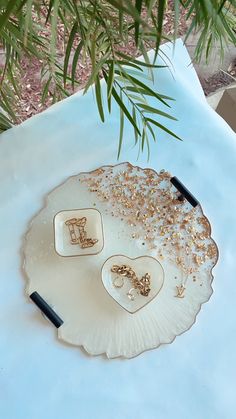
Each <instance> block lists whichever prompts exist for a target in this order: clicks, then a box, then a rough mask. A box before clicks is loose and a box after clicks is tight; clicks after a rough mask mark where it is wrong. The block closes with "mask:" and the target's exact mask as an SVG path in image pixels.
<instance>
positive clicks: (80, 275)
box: [23, 163, 218, 358]
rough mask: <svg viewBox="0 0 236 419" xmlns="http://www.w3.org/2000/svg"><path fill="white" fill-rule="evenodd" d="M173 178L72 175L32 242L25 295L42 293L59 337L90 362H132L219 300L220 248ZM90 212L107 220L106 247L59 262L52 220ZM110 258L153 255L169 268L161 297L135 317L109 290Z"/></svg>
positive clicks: (138, 172) (107, 171)
mask: <svg viewBox="0 0 236 419" xmlns="http://www.w3.org/2000/svg"><path fill="white" fill-rule="evenodd" d="M170 179H171V175H170V174H169V173H168V172H165V171H161V172H160V173H159V174H158V173H156V172H155V171H154V170H152V169H141V168H139V167H136V166H132V165H131V164H129V163H122V164H120V165H116V166H104V167H101V168H99V169H97V170H95V171H93V172H90V173H81V174H79V175H77V176H73V177H70V178H68V179H67V180H66V181H65V182H64V183H63V184H61V185H59V186H58V187H57V188H56V189H54V190H53V191H52V192H50V193H49V194H48V196H47V199H46V203H45V206H44V207H43V208H42V209H41V211H40V212H39V213H38V214H37V215H36V216H35V217H34V218H33V220H32V221H31V224H30V228H29V230H28V231H27V233H26V236H25V241H24V246H23V252H24V271H25V274H26V276H27V279H28V282H27V288H26V292H27V294H28V295H30V294H31V293H32V292H34V291H38V293H39V294H40V295H41V296H42V297H43V298H44V299H45V300H46V301H47V303H48V304H49V305H51V306H52V308H53V309H54V310H55V311H56V313H57V314H58V315H59V316H60V317H61V318H62V319H63V321H64V323H63V324H62V326H61V327H60V328H59V329H58V337H59V338H60V339H62V340H63V341H65V342H67V343H71V344H73V345H78V346H83V347H84V349H85V350H86V351H87V352H88V353H89V354H91V355H98V354H102V353H106V355H107V357H108V358H114V357H118V356H122V357H127V358H131V357H134V356H136V355H138V354H140V353H142V352H143V351H146V350H148V349H153V348H157V347H158V346H159V345H161V344H166V343H171V342H172V341H173V340H174V339H175V337H176V336H177V335H180V334H181V333H183V332H185V331H186V330H188V329H189V328H190V327H191V326H192V325H193V323H194V322H195V319H196V316H197V314H198V312H199V310H200V308H201V305H202V304H203V303H205V302H206V301H208V300H209V298H210V296H211V294H212V287H211V282H212V279H213V276H212V268H213V267H214V265H215V264H216V262H217V258H218V250H217V247H216V244H215V242H214V241H213V240H212V238H211V228H210V224H209V222H208V220H207V218H206V217H205V216H204V214H203V212H202V209H201V206H200V205H197V206H196V207H195V208H193V207H192V206H191V204H190V203H189V202H188V201H187V200H186V199H182V198H181V196H180V194H179V191H178V190H177V189H176V188H175V187H174V186H173V185H172V183H171V182H170ZM83 208H93V209H97V210H98V211H99V212H100V213H101V215H102V227H103V233H104V247H103V248H102V250H101V251H100V252H99V253H98V254H92V255H91V254H88V255H82V256H77V257H61V256H60V255H58V254H57V253H56V251H55V245H54V224H53V219H54V216H55V215H56V214H57V213H59V212H60V211H63V210H74V209H83ZM113 255H124V256H126V257H128V258H131V259H135V258H141V257H146V256H151V257H152V258H155V259H156V260H157V261H158V262H159V264H161V266H162V269H163V270H164V282H163V284H162V286H161V288H160V290H159V292H158V293H157V295H156V296H155V298H153V299H152V300H151V301H150V302H148V304H146V305H145V306H144V307H142V308H141V309H140V310H138V311H136V312H135V313H133V314H131V313H129V312H128V311H126V310H125V309H124V308H122V306H121V305H120V304H118V302H117V301H115V300H114V299H113V298H112V297H111V295H109V293H108V292H107V290H106V289H105V288H104V285H103V283H102V267H103V265H104V263H105V262H106V260H107V259H109V258H110V257H111V256H113ZM159 264H158V265H159ZM143 298H145V297H143Z"/></svg>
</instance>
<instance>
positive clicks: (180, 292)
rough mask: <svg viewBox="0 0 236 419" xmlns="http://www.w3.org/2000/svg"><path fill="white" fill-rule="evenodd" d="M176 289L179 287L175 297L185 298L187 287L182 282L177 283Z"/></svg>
mask: <svg viewBox="0 0 236 419" xmlns="http://www.w3.org/2000/svg"><path fill="white" fill-rule="evenodd" d="M176 289H177V294H176V295H175V297H178V298H184V291H185V287H184V286H183V285H182V284H181V285H176Z"/></svg>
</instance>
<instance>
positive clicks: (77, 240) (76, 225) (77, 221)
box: [65, 217, 98, 249]
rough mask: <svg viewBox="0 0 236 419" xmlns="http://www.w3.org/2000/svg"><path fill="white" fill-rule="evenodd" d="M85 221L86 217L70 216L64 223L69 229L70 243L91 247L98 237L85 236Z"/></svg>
mask: <svg viewBox="0 0 236 419" xmlns="http://www.w3.org/2000/svg"><path fill="white" fill-rule="evenodd" d="M86 222H87V218H86V217H82V218H71V219H70V220H66V221H65V224H66V225H67V227H68V229H69V233H70V239H71V241H70V242H71V244H79V245H80V247H81V248H82V249H85V248H87V247H93V246H94V245H95V244H96V243H97V242H98V239H90V238H88V237H87V232H86V230H85V224H86ZM77 232H78V233H79V234H78V236H77V234H76V233H77Z"/></svg>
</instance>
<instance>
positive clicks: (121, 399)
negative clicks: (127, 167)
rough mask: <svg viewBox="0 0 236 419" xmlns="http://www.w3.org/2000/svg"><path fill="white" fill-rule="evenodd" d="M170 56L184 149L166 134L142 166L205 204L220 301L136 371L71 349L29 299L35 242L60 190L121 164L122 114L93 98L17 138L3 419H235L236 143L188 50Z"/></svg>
mask: <svg viewBox="0 0 236 419" xmlns="http://www.w3.org/2000/svg"><path fill="white" fill-rule="evenodd" d="M163 50H164V52H165V53H166V54H168V55H169V57H171V58H172V62H173V67H174V68H173V69H172V74H171V72H170V71H169V70H168V69H161V70H159V71H158V73H156V78H155V88H156V90H157V91H160V92H161V93H164V94H167V95H170V96H173V97H175V98H176V102H173V105H172V114H173V115H174V116H176V117H177V118H178V122H174V121H168V120H166V121H165V123H168V127H169V128H170V129H172V130H174V131H175V132H176V133H177V134H178V135H179V136H181V137H182V138H183V140H184V141H183V142H179V141H177V140H174V139H171V138H170V136H168V134H164V133H162V132H160V131H157V142H156V144H154V143H152V144H151V157H150V160H149V162H147V160H146V155H141V156H140V158H139V161H138V164H139V165H140V166H142V167H148V166H149V167H151V168H154V169H156V170H160V169H162V168H165V169H166V170H169V171H170V172H171V173H172V174H173V175H176V176H178V178H179V179H180V180H181V181H182V182H183V183H184V184H185V185H186V186H187V187H188V189H190V191H191V192H192V193H193V194H194V195H195V196H196V198H197V199H198V200H199V201H200V202H201V204H202V206H203V209H204V211H205V214H206V216H207V217H208V218H209V219H210V221H211V224H212V230H213V233H212V235H213V238H214V239H215V240H216V242H217V244H218V246H219V251H220V259H219V262H218V264H217V266H216V267H215V269H214V271H213V273H214V276H215V279H214V282H213V288H214V294H213V296H212V297H211V299H210V301H209V302H208V303H207V304H205V305H204V306H203V307H202V310H201V312H200V313H199V315H198V317H197V322H196V324H195V325H194V326H193V327H192V328H191V329H190V330H189V331H188V332H186V333H185V334H183V335H182V336H180V337H177V339H176V340H175V341H174V343H173V344H171V345H167V346H162V347H161V348H159V349H157V350H153V351H150V352H146V353H144V354H142V355H141V356H139V357H137V358H134V359H131V360H121V359H117V360H107V359H106V358H105V357H104V358H103V357H89V356H87V355H86V354H85V353H84V352H82V351H81V350H80V349H79V348H76V347H70V346H67V345H65V344H63V343H62V342H59V341H58V340H57V338H56V331H55V329H54V327H53V326H52V325H51V324H50V323H48V322H46V321H45V319H44V318H43V317H42V316H41V314H40V312H39V310H38V309H37V308H36V306H35V305H34V304H30V303H29V300H28V299H27V298H26V296H25V293H24V288H25V279H24V277H23V274H22V271H21V263H22V260H21V251H20V249H21V246H22V239H23V235H24V232H25V231H26V229H27V225H28V222H29V220H30V219H31V218H32V217H33V215H34V214H35V213H36V212H37V211H38V210H39V209H40V207H41V206H42V204H43V199H44V196H45V194H47V192H48V191H50V190H51V189H52V188H54V187H55V186H56V185H57V184H59V183H61V182H62V181H63V180H64V179H66V178H67V177H68V176H71V175H73V174H76V173H79V172H81V171H90V170H92V169H95V168H97V167H99V166H100V165H104V164H115V163H116V151H117V139H118V126H119V112H118V109H117V108H116V107H115V106H114V112H113V113H112V116H111V117H107V119H106V123H105V124H102V123H101V122H100V120H99V117H98V113H97V109H96V104H95V100H94V97H93V94H92V91H90V92H89V93H88V94H86V95H85V96H82V95H81V94H75V95H73V96H71V97H70V98H68V99H66V100H64V101H62V102H60V103H59V104H57V105H55V106H52V107H51V108H50V109H49V110H47V111H45V112H43V113H42V114H40V115H38V116H35V117H33V118H31V119H30V120H28V121H26V122H25V123H23V124H21V125H20V126H17V127H14V128H12V129H10V130H9V131H7V132H6V133H4V134H2V135H1V136H0V158H1V165H0V196H1V206H0V214H1V217H0V222H1V236H0V237H1V238H0V240H1V252H0V281H1V282H0V325H1V331H0V417H1V418H2V419H42V418H45V419H65V418H68V419H78V418H79V419H91V418H94V419H95V418H96V419H111V418H112V419H156V418H158V419H159V418H160V419H177V418H180V419H189V418H191V419H222V418H224V419H235V407H236V402H235V387H236V361H235V353H236V321H235V318H236V316H235V314H236V310H235V298H236V281H235V269H236V262H235V249H236V222H235V221H236V220H235V217H236V216H235V214H236V193H235V181H236V136H235V134H234V133H233V131H232V130H231V129H230V128H229V127H228V125H227V124H226V123H225V122H224V121H223V120H222V119H221V118H220V117H219V116H218V115H217V114H216V113H215V112H214V111H213V110H212V109H211V108H210V107H209V106H208V104H207V102H206V100H205V98H204V94H203V92H202V89H201V86H200V83H199V81H198V78H197V76H196V73H195V71H194V69H193V67H192V66H191V65H190V57H189V55H188V53H187V51H186V49H185V47H184V46H183V44H182V41H181V40H179V41H177V43H176V46H175V50H174V53H173V51H172V47H171V45H170V44H166V45H165V46H164V47H163ZM173 54H174V55H173ZM104 87H105V86H104ZM162 122H163V121H162ZM124 140H125V142H124V147H123V152H122V155H121V159H120V161H130V162H131V163H133V164H137V160H136V158H137V149H134V148H132V145H133V141H134V138H133V131H132V128H130V127H129V126H128V125H127V126H126V128H125V135H124Z"/></svg>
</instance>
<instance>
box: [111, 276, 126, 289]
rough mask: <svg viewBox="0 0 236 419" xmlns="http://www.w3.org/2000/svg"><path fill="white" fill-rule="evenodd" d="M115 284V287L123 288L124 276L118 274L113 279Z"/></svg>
mask: <svg viewBox="0 0 236 419" xmlns="http://www.w3.org/2000/svg"><path fill="white" fill-rule="evenodd" d="M113 285H114V287H115V288H122V287H123V285H124V278H121V277H119V276H117V277H116V278H114V279H113Z"/></svg>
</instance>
